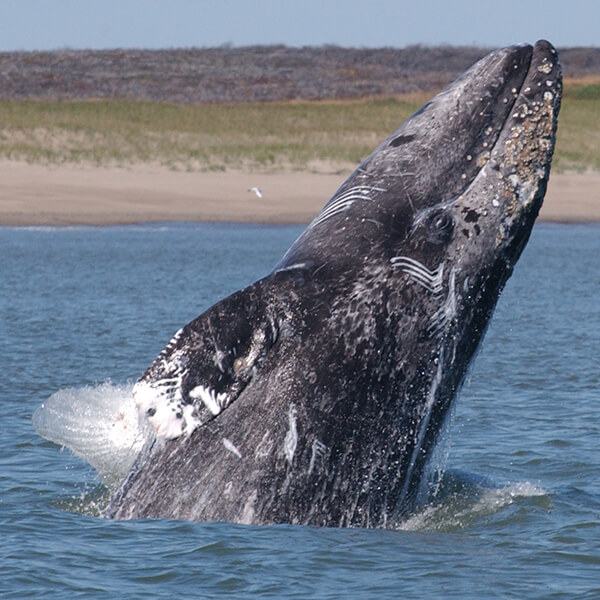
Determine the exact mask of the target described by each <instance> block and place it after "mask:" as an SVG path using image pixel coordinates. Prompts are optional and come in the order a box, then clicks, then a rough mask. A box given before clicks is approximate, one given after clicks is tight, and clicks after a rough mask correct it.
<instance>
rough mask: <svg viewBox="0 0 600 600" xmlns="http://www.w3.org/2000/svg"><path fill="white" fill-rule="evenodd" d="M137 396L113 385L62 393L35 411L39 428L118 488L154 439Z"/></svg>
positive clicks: (34, 420)
mask: <svg viewBox="0 0 600 600" xmlns="http://www.w3.org/2000/svg"><path fill="white" fill-rule="evenodd" d="M131 392H132V386H131V385H126V386H115V385H112V384H110V383H103V384H101V385H99V386H96V387H83V388H67V389H64V390H60V391H58V392H56V393H55V394H53V395H52V396H50V398H48V400H47V401H46V402H44V403H43V404H42V405H41V406H40V407H39V408H38V409H37V410H36V411H35V413H34V415H33V426H34V428H35V430H36V431H37V432H38V434H39V435H41V436H42V437H44V438H46V439H47V440H50V441H51V442H54V443H55V444H59V445H61V446H66V447H67V448H69V449H70V450H71V451H72V452H73V454H75V455H76V456H78V457H80V458H82V459H83V460H85V461H87V462H88V463H90V465H92V467H94V469H96V471H97V472H98V474H99V475H100V478H101V480H102V482H103V483H104V484H105V485H106V486H107V487H115V486H117V485H118V484H119V483H120V481H121V480H122V479H123V478H124V477H125V475H126V474H127V473H128V472H129V469H130V468H131V465H132V464H133V462H134V460H135V459H136V457H137V455H138V454H139V452H140V451H141V449H142V448H143V446H144V444H145V442H146V441H149V440H150V439H151V438H152V433H151V431H150V430H149V429H148V428H145V427H144V426H143V423H140V420H139V419H138V410H137V408H136V406H135V403H134V401H133V397H132V394H131Z"/></svg>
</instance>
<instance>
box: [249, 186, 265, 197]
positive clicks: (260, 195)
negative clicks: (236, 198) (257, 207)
mask: <svg viewBox="0 0 600 600" xmlns="http://www.w3.org/2000/svg"><path fill="white" fill-rule="evenodd" d="M248 191H249V192H254V193H255V194H256V195H257V196H258V197H259V198H262V196H263V194H262V191H261V189H260V188H257V187H251V188H248Z"/></svg>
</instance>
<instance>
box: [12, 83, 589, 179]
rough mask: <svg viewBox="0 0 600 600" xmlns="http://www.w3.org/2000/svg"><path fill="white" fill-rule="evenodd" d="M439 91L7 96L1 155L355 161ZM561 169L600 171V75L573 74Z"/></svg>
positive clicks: (223, 164) (291, 164)
mask: <svg viewBox="0 0 600 600" xmlns="http://www.w3.org/2000/svg"><path fill="white" fill-rule="evenodd" d="M430 96H431V94H425V93H419V94H410V95H404V96H396V97H391V98H369V99H365V100H346V101H341V100H340V101H335V100H326V101H318V102H304V101H303V102H271V103H255V104H210V105H176V104H165V103H157V102H130V101H122V100H99V101H69V102H41V101H30V100H26V101H8V100H4V101H0V123H1V124H2V125H1V128H0V157H2V158H8V159H14V160H25V161H29V162H35V163H51V164H60V163H80V164H81V163H83V164H94V165H102V166H115V165H116V166H123V167H126V166H129V165H134V164H138V163H146V162H150V163H155V164H160V165H166V166H168V167H170V168H172V169H181V170H213V171H214V170H253V171H271V172H272V171H282V170H290V169H291V170H319V169H322V168H323V165H326V167H327V169H328V170H330V171H344V170H348V169H351V168H353V167H354V166H355V165H356V164H357V163H358V162H359V161H360V160H362V159H363V158H364V157H365V156H366V155H367V154H368V153H369V152H370V151H371V150H372V149H373V148H374V147H375V146H376V145H377V143H378V142H379V141H381V140H382V139H383V138H384V137H386V136H387V135H388V134H389V133H391V132H392V131H393V130H394V129H395V128H396V127H397V126H398V125H399V124H400V123H401V122H402V121H404V120H405V119H406V118H407V117H408V116H410V115H411V114H412V113H413V112H414V111H415V110H417V109H418V108H419V107H420V106H421V105H422V104H423V103H424V102H425V101H427V100H428V98H429V97H430ZM555 168H557V169H558V170H563V171H564V170H588V169H593V170H600V80H598V79H593V80H592V79H583V80H574V81H572V82H571V81H568V82H567V83H566V85H565V93H564V98H563V106H562V110H561V115H560V119H559V132H558V140H557V148H556V158H555Z"/></svg>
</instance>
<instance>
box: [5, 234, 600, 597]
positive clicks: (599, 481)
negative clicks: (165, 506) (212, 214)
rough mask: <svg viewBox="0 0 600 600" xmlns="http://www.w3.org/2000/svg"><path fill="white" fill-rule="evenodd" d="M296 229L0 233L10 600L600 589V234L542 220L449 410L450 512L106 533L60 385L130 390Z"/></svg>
mask: <svg viewBox="0 0 600 600" xmlns="http://www.w3.org/2000/svg"><path fill="white" fill-rule="evenodd" d="M300 231H301V228H299V227H280V226H258V225H226V224H211V225H204V224H200V225H180V224H165V225H154V226H130V227H108V228H24V229H13V228H0V248H1V249H2V252H1V253H0V285H1V287H0V289H1V290H2V293H1V295H0V328H1V330H0V333H1V335H0V341H2V349H1V350H0V357H1V360H0V366H1V367H2V377H0V402H1V406H2V408H3V415H2V428H1V429H0V439H1V447H2V453H1V454H0V528H1V537H0V596H2V597H6V598H23V597H39V598H77V597H86V598H87V597H93V598H116V597H119V598H139V597H142V596H147V595H150V596H152V597H156V598H161V597H169V598H172V597H180V598H185V597H189V598H201V597H215V596H223V597H235V598H238V597H239V598H245V597H249V596H252V597H259V598H261V597H262V598H282V597H286V598H306V597H319V598H340V597H352V598H374V597H384V598H388V597H402V598H424V597H440V598H480V597H486V598H511V597H515V598H516V597H519V598H569V599H571V598H590V599H591V598H598V597H600V576H599V574H600V460H599V458H598V456H599V455H598V448H599V447H600V420H599V419H598V417H597V413H598V408H599V405H600V385H599V383H600V382H599V379H600V359H599V356H600V302H599V301H598V297H599V296H600V270H599V268H598V258H597V257H598V256H600V226H597V225H589V226H566V225H561V226H557V225H547V224H540V225H537V226H536V227H535V229H534V232H533V235H532V239H531V242H530V244H529V246H528V247H527V249H526V250H525V252H524V255H523V257H522V259H521V261H520V262H519V264H518V265H517V267H516V269H515V274H514V276H513V277H512V279H511V280H510V281H509V283H508V285H507V288H506V290H505V292H504V294H503V296H502V297H501V299H500V302H499V305H498V309H497V311H496V315H495V316H494V319H493V321H492V325H491V327H490V330H489V332H488V334H487V337H486V339H485V340H484V343H483V347H482V349H481V351H480V353H479V355H478V357H477V358H476V361H475V365H474V368H473V370H472V373H471V375H470V377H469V380H468V382H467V384H466V385H465V387H464V389H463V391H462V393H461V395H460V398H459V402H458V404H457V408H456V411H455V416H454V419H453V422H452V426H451V431H450V433H449V436H448V442H447V444H446V446H445V447H444V448H442V451H441V452H440V454H441V455H443V454H444V453H447V454H448V458H447V461H446V466H447V470H446V475H445V477H444V479H443V482H442V486H441V489H440V491H439V494H438V500H437V501H436V503H435V504H434V505H432V506H429V507H427V508H425V509H424V510H423V511H421V512H420V513H419V514H417V515H415V516H413V517H412V518H411V519H410V520H409V521H408V522H407V523H406V524H405V526H404V528H403V529H402V530H400V531H372V530H360V529H319V528H314V527H301V526H274V527H248V526H241V525H231V524H224V523H185V522H175V521H168V520H144V521H130V522H111V521H107V520H105V519H102V518H98V517H94V516H91V515H90V514H81V512H82V511H83V512H88V513H89V512H90V508H91V507H93V505H94V502H95V501H96V499H97V500H98V501H101V497H98V498H96V496H95V495H96V494H98V493H99V492H98V489H97V484H98V479H97V476H96V475H95V473H94V471H93V470H92V469H91V468H90V467H89V466H88V465H86V464H84V463H83V462H82V461H80V460H78V459H77V458H75V457H73V456H72V455H71V453H70V452H68V451H63V452H60V450H59V449H58V448H57V447H56V446H55V445H54V444H51V443H50V442H47V441H46V440H44V439H42V438H41V437H39V436H38V435H37V434H36V433H35V431H34V430H33V428H32V425H31V417H32V414H33V412H34V410H35V409H36V408H37V407H38V406H39V405H40V404H41V403H42V402H44V401H45V400H46V399H47V398H48V397H49V396H51V395H52V394H54V393H56V392H65V391H66V390H69V389H71V388H72V389H73V390H74V393H75V394H77V393H79V394H83V393H85V390H86V389H87V390H90V389H91V390H96V391H98V390H99V389H101V388H102V386H108V387H109V388H110V389H119V387H123V386H127V385H129V384H131V382H132V381H134V380H135V379H136V378H137V377H138V376H139V375H140V374H141V372H142V371H143V370H144V369H145V368H146V367H147V366H148V364H149V363H150V362H151V361H152V360H153V359H154V357H155V356H156V354H157V353H158V352H159V351H160V350H161V349H162V347H163V346H164V344H165V343H166V342H167V341H168V340H169V338H170V337H171V335H172V334H173V333H174V332H175V331H176V330H177V329H179V328H180V327H181V326H182V325H183V324H184V323H186V322H188V321H190V320H191V319H193V318H195V317H196V316H197V315H198V314H199V313H200V312H202V311H203V310H205V309H206V308H207V307H208V306H210V305H211V304H212V303H214V302H216V301H217V300H219V299H220V298H222V297H223V296H225V295H226V294H229V293H231V292H233V291H235V290H237V289H239V288H240V287H243V286H245V285H247V284H249V283H251V282H252V281H254V280H255V279H257V278H258V277H260V276H262V275H265V274H266V273H267V272H268V271H269V270H270V269H271V268H272V267H273V266H274V265H275V264H276V262H277V261H278V259H279V258H280V256H281V255H282V253H283V252H284V250H285V249H286V248H287V247H288V246H289V245H290V243H291V242H292V241H293V239H295V237H297V235H299V233H300Z"/></svg>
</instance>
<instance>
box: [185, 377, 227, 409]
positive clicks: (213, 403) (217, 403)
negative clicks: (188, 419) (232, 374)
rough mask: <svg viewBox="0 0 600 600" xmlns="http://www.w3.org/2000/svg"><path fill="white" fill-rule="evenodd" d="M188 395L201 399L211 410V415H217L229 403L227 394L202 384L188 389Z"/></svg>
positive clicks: (193, 398)
mask: <svg viewBox="0 0 600 600" xmlns="http://www.w3.org/2000/svg"><path fill="white" fill-rule="evenodd" d="M189 396H190V398H191V399H192V400H201V401H202V402H203V404H204V406H206V408H208V410H209V411H210V412H211V414H212V415H213V416H215V417H216V416H217V415H218V414H219V413H220V412H221V411H222V410H223V409H224V408H227V405H228V404H229V397H228V396H227V394H221V393H219V394H218V393H217V392H215V390H211V389H210V388H208V387H204V386H203V385H198V386H196V387H195V388H194V389H193V390H191V391H190V393H189Z"/></svg>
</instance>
